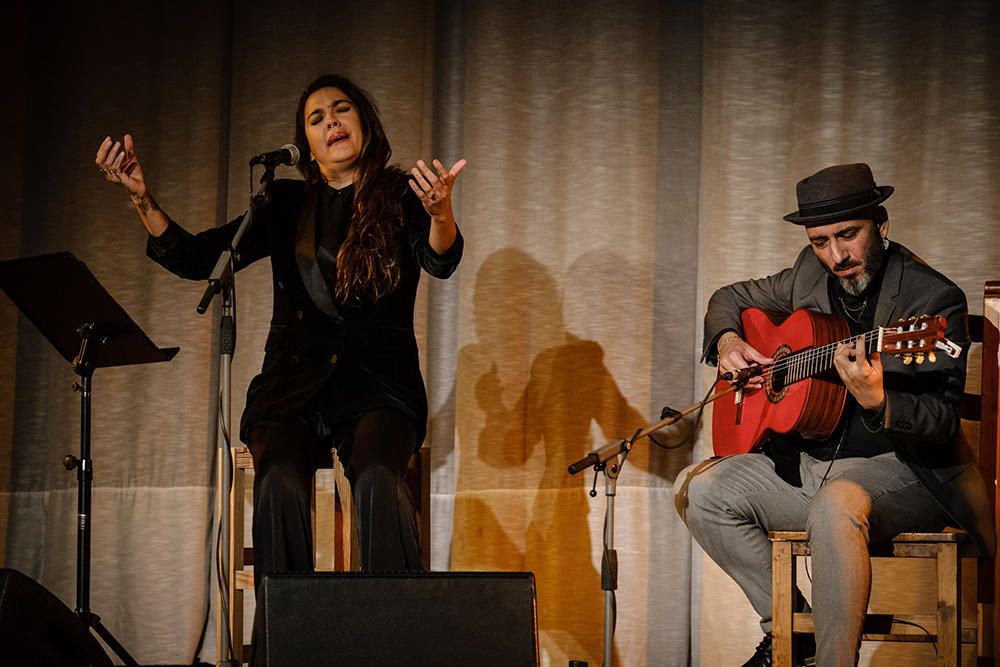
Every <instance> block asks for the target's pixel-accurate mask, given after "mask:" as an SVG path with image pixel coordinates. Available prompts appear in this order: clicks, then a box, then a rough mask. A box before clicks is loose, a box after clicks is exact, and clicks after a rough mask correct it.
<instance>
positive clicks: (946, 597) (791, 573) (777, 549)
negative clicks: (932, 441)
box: [770, 281, 1000, 667]
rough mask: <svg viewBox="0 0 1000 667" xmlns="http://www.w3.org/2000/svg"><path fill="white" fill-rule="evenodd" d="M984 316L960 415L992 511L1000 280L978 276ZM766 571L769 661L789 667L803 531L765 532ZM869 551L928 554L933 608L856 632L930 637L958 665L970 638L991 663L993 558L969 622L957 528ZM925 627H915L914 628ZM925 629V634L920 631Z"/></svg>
mask: <svg viewBox="0 0 1000 667" xmlns="http://www.w3.org/2000/svg"><path fill="white" fill-rule="evenodd" d="M983 312H984V315H983V316H970V322H969V329H970V334H971V336H972V340H973V342H979V343H982V344H983V345H982V384H981V386H982V392H981V394H979V395H971V394H966V395H965V396H964V397H963V400H962V418H963V419H965V420H971V421H978V422H980V427H979V465H980V469H981V471H982V473H983V477H984V478H985V479H986V480H988V484H992V485H993V488H992V490H993V493H992V494H991V495H992V500H993V510H994V516H996V514H995V513H996V507H997V505H996V503H997V494H996V479H997V444H998V438H1000V435H998V431H997V411H998V403H1000V398H998V387H1000V378H998V366H1000V352H998V342H1000V334H998V331H1000V281H993V282H988V283H986V289H985V295H984V310H983ZM770 538H771V574H772V591H771V592H772V605H773V608H772V618H773V620H772V623H773V628H772V633H773V642H774V643H773V648H772V659H773V663H774V665H775V667H792V665H793V663H792V636H793V634H794V633H806V632H814V631H815V629H814V625H813V619H812V614H808V613H793V609H792V604H793V600H794V592H795V586H796V580H795V576H796V557H798V556H808V555H809V542H808V539H807V537H806V533H805V532H800V531H782V532H771V533H770ZM870 552H871V555H872V557H886V558H933V559H935V562H936V571H937V613H936V614H935V615H924V616H919V615H910V616H904V615H897V614H892V615H884V614H868V615H867V616H866V619H865V625H864V629H863V635H862V639H863V640H866V641H893V642H936V644H937V664H938V665H940V666H942V667H943V666H945V665H947V666H952V665H959V664H961V659H962V652H961V651H962V644H963V643H964V644H976V647H977V653H976V655H977V663H976V664H977V665H993V664H995V663H994V661H995V657H996V655H997V654H998V652H1000V648H998V646H997V641H998V633H997V618H996V615H995V613H994V611H995V609H996V608H997V605H998V604H1000V601H998V599H997V590H996V585H995V582H996V579H997V577H998V576H1000V573H998V571H997V563H996V561H995V560H993V559H991V560H989V561H980V562H979V564H978V565H979V567H978V577H977V614H976V621H977V625H976V627H975V628H963V627H962V605H961V601H962V559H963V558H969V557H974V554H973V553H972V545H971V544H970V542H969V539H968V536H967V535H966V534H965V533H964V532H962V531H959V530H949V531H946V532H941V533H902V534H900V535H897V536H896V537H895V539H893V540H892V541H891V542H888V543H883V544H872V545H871V546H870ZM914 626H919V627H920V628H925V629H927V633H924V632H921V631H920V630H919V629H918V628H917V627H914ZM928 633H929V634H928Z"/></svg>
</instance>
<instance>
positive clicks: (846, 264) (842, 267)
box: [833, 259, 861, 271]
mask: <svg viewBox="0 0 1000 667" xmlns="http://www.w3.org/2000/svg"><path fill="white" fill-rule="evenodd" d="M855 266H861V262H859V261H857V260H853V259H845V260H844V261H843V262H841V263H839V264H834V265H833V270H834V271H846V270H847V269H852V268H854V267H855Z"/></svg>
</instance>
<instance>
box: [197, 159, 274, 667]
mask: <svg viewBox="0 0 1000 667" xmlns="http://www.w3.org/2000/svg"><path fill="white" fill-rule="evenodd" d="M253 164H254V163H253V162H251V164H250V169H251V173H252V171H253ZM274 167H275V165H274V164H273V163H264V174H263V175H262V176H261V177H260V185H258V187H257V190H256V191H254V193H253V194H252V195H251V196H250V205H249V207H247V211H246V213H244V214H243V219H242V221H241V222H240V226H239V228H237V230H236V234H235V235H234V236H233V238H232V240H231V241H230V242H229V247H228V248H226V249H225V250H223V251H222V253H221V254H220V255H219V259H218V261H216V263H215V268H214V269H212V275H211V276H209V278H208V286H207V287H206V288H205V292H204V294H202V297H201V301H199V302H198V306H197V311H198V314H199V315H204V314H205V312H206V311H207V310H208V306H209V304H210V303H211V302H212V299H213V298H215V295H216V294H219V293H221V294H222V318H221V320H220V321H219V399H218V400H219V405H218V409H219V434H220V436H221V437H220V438H219V440H218V448H217V450H218V451H217V454H216V456H217V465H216V483H217V484H218V487H217V488H218V490H219V491H218V495H217V497H216V506H217V512H218V516H219V523H218V525H219V528H218V529H219V533H220V534H221V536H222V538H221V539H220V541H219V554H218V557H217V558H216V563H218V564H219V572H218V578H219V596H218V604H217V606H216V657H217V662H216V664H217V665H219V666H220V667H221V666H223V665H227V666H228V665H233V664H234V662H233V653H234V651H233V646H232V636H233V632H232V621H233V610H232V609H230V608H229V599H230V597H231V593H232V590H233V587H234V586H235V585H236V582H235V581H234V580H233V578H232V577H231V576H229V570H230V568H229V563H230V562H231V560H230V559H231V557H232V553H231V552H232V550H233V549H242V548H243V545H242V544H240V545H234V544H231V543H230V542H231V540H230V530H229V521H230V517H229V493H228V490H229V489H230V488H231V486H232V479H233V466H232V460H231V459H232V457H231V455H230V451H229V447H230V446H231V444H230V437H231V433H232V429H231V424H232V409H233V405H232V404H233V401H232V386H231V384H230V382H231V379H232V364H233V354H234V353H235V352H236V320H235V318H234V316H233V298H232V297H233V292H234V290H235V284H234V280H235V276H234V275H233V269H234V264H235V262H236V261H238V259H239V254H238V252H237V249H238V248H239V243H240V240H241V239H242V238H243V234H245V233H246V230H247V229H248V228H249V227H250V224H251V223H252V222H253V216H254V212H255V210H256V208H257V207H258V206H264V205H266V204H267V203H268V202H269V201H270V195H269V194H268V193H267V187H268V185H270V184H271V182H272V181H273V180H274ZM251 182H252V177H251ZM239 502H242V499H240V501H239ZM222 540H225V543H224V545H223V543H222ZM223 578H225V581H223ZM223 616H225V618H224V617H223ZM241 648H242V647H241Z"/></svg>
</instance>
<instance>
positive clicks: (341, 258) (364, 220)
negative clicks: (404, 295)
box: [295, 74, 403, 303]
mask: <svg viewBox="0 0 1000 667" xmlns="http://www.w3.org/2000/svg"><path fill="white" fill-rule="evenodd" d="M321 88H339V89H340V90H341V91H342V92H343V93H344V94H345V95H346V96H347V98H348V99H349V100H350V101H351V103H352V104H353V105H354V108H355V109H356V110H357V112H358V116H360V118H361V132H362V144H361V154H360V155H359V156H358V175H357V179H356V181H355V186H354V188H355V190H354V210H353V211H352V212H351V223H350V225H348V227H347V235H346V236H345V238H344V242H343V243H342V244H341V246H340V250H339V251H338V253H337V278H336V280H335V281H334V285H333V291H334V296H335V297H336V298H337V300H338V301H340V302H341V303H347V302H349V301H368V302H375V301H378V300H379V299H381V298H382V297H384V296H385V295H386V294H389V293H390V292H392V291H393V290H394V289H395V288H396V287H397V286H398V285H399V280H400V268H399V249H398V247H397V245H396V241H395V238H394V237H395V234H396V232H397V231H398V230H399V228H400V226H401V225H402V224H403V220H402V218H403V215H402V208H401V207H400V204H399V197H400V193H399V187H400V186H399V183H400V181H401V175H402V172H401V171H400V170H399V169H397V168H395V167H390V166H389V157H390V156H391V155H392V149H391V148H390V147H389V140H388V139H386V136H385V130H384V129H383V128H382V119H381V118H379V113H378V107H377V106H376V105H375V101H374V100H373V99H372V97H371V95H369V94H368V93H367V92H366V91H365V90H363V89H361V88H359V87H358V86H356V85H355V84H354V83H353V82H352V81H350V80H349V79H347V78H346V77H343V76H340V75H337V74H325V75H323V76H321V77H319V78H318V79H316V80H315V81H313V82H312V83H310V84H309V85H308V86H306V89H305V91H303V93H302V97H301V98H300V99H299V106H298V109H296V112H295V145H296V146H298V147H299V151H300V152H301V154H302V159H300V160H299V165H298V166H299V171H301V172H302V175H303V176H304V177H305V180H306V190H307V196H312V193H313V192H314V191H315V188H317V187H320V186H322V185H323V184H324V180H323V176H322V174H321V173H320V171H319V167H318V166H317V164H316V162H315V161H314V160H313V159H312V152H311V151H310V150H309V141H308V140H307V139H306V122H305V108H306V100H308V99H309V96H310V95H312V94H313V93H315V92H316V91H317V90H319V89H321Z"/></svg>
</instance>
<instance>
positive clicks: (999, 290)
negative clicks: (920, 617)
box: [962, 281, 1000, 656]
mask: <svg viewBox="0 0 1000 667" xmlns="http://www.w3.org/2000/svg"><path fill="white" fill-rule="evenodd" d="M977 327H978V330H976V328H977ZM969 328H970V335H971V336H972V338H973V340H977V338H978V340H979V341H981V342H982V344H983V347H982V365H981V373H982V378H981V383H980V386H981V392H980V396H979V401H978V404H979V414H978V415H970V416H974V417H978V421H979V468H980V470H981V471H982V474H983V479H985V480H986V482H987V484H989V485H991V489H992V491H993V493H992V494H990V495H991V501H992V505H993V516H994V517H995V516H996V510H997V501H998V489H997V472H998V471H997V445H998V443H1000V430H998V428H997V414H998V412H1000V281H990V282H987V283H986V286H985V289H984V291H983V315H982V317H977V316H970V326H969ZM966 403H969V402H968V401H964V400H963V406H964V405H965V404H966ZM962 416H963V418H965V416H966V415H965V408H964V407H963V415H962ZM998 579H1000V568H998V561H997V560H996V559H995V558H994V559H992V560H990V561H982V562H980V567H979V577H978V582H979V583H978V596H977V597H978V601H979V603H980V604H982V605H988V606H991V607H992V610H993V613H992V614H990V615H989V616H986V618H989V617H990V616H992V625H993V629H992V630H993V631H992V633H991V634H992V636H993V655H994V656H998V655H1000V628H998V618H997V614H996V611H997V610H998V609H1000V594H998V590H997V586H996V582H997V580H998Z"/></svg>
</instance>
